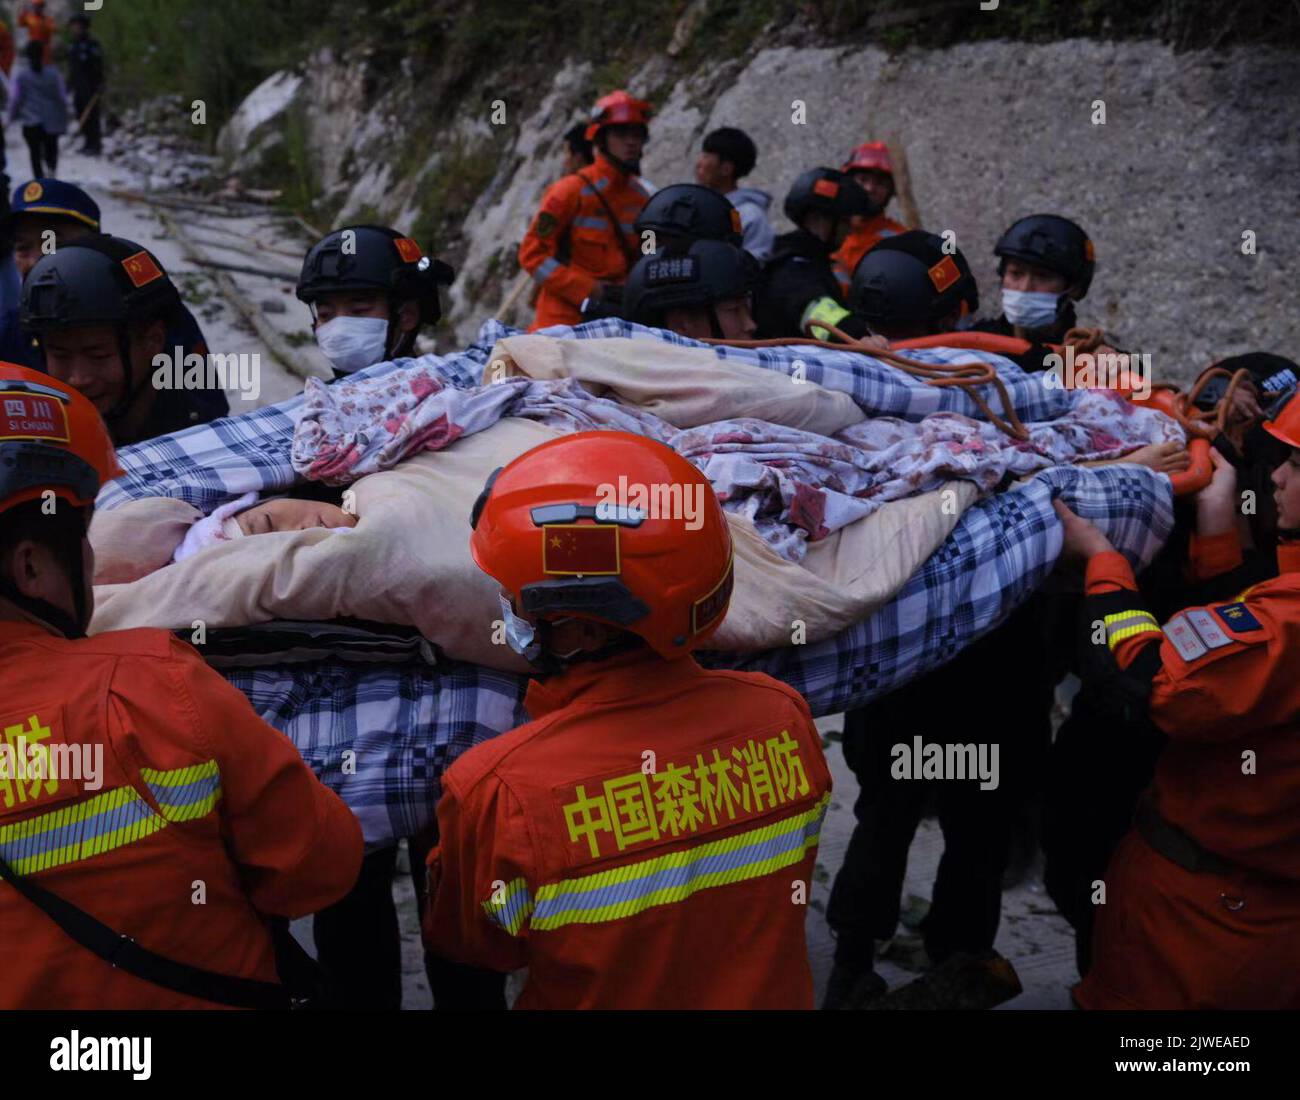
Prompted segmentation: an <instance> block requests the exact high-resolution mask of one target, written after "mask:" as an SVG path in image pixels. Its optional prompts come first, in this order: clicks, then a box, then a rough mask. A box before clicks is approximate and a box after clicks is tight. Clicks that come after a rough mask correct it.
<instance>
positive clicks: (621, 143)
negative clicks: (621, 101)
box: [605, 125, 646, 163]
mask: <svg viewBox="0 0 1300 1100" xmlns="http://www.w3.org/2000/svg"><path fill="white" fill-rule="evenodd" d="M645 143H646V130H645V127H644V126H631V125H629V126H609V127H606V129H605V148H606V149H607V150H608V151H609V155H610V156H612V157H614V158H616V159H618V160H621V161H624V162H625V163H626V162H631V161H636V160H640V159H641V150H642V149H644V148H645Z"/></svg>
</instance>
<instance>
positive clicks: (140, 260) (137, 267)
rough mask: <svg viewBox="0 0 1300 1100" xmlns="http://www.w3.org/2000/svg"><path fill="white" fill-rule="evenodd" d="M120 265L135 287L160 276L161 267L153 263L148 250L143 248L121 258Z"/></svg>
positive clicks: (144, 284) (145, 284) (146, 283)
mask: <svg viewBox="0 0 1300 1100" xmlns="http://www.w3.org/2000/svg"><path fill="white" fill-rule="evenodd" d="M122 267H123V268H124V269H125V271H126V274H127V277H128V278H129V279H130V280H131V285H132V286H133V287H136V288H139V287H142V286H147V285H148V284H149V283H152V282H153V281H154V280H155V279H161V278H162V268H160V267H159V266H158V265H157V264H156V263H154V260H153V257H152V256H150V255H149V253H148V252H145V251H143V250H142V251H140V252H137V253H136V254H135V255H134V256H128V257H127V258H126V259H125V260H123V261H122Z"/></svg>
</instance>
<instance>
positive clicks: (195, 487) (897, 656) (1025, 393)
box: [99, 320, 1173, 847]
mask: <svg viewBox="0 0 1300 1100" xmlns="http://www.w3.org/2000/svg"><path fill="white" fill-rule="evenodd" d="M552 331H553V332H555V331H556V330H552ZM559 334H560V335H561V336H562V338H565V339H576V340H602V339H609V338H621V339H631V340H638V341H658V342H659V343H660V344H665V345H666V344H672V345H676V346H680V347H696V348H699V347H702V346H703V345H701V344H700V343H699V342H696V341H690V340H686V339H685V338H682V337H678V336H675V335H673V334H671V333H665V332H661V331H658V330H650V329H645V328H641V327H639V326H633V325H629V324H627V323H626V322H622V321H616V320H605V321H600V322H594V323H591V324H588V325H583V326H580V327H579V328H577V329H572V330H561V331H560V333H559ZM517 335H520V334H519V333H518V331H517V330H512V329H508V328H505V327H504V326H501V325H500V324H497V323H496V322H489V323H488V324H487V325H485V326H484V328H483V330H482V331H481V333H480V336H479V338H478V339H477V340H476V341H475V343H474V344H473V345H471V346H470V347H469V348H467V349H465V351H463V352H461V353H458V354H456V355H450V356H443V357H437V356H430V357H426V359H427V360H428V362H429V364H430V365H431V367H432V368H433V369H436V371H437V372H438V373H439V375H440V376H441V377H443V378H445V379H446V380H447V381H448V383H449V384H451V385H456V386H464V387H472V386H474V385H476V384H477V383H478V381H479V380H480V379H481V378H482V377H483V375H484V372H485V371H486V370H487V368H488V366H489V363H490V362H491V360H492V356H493V351H494V349H495V348H496V346H497V344H498V343H499V342H500V341H501V340H502V339H505V338H507V337H511V336H517ZM712 354H713V355H714V356H716V358H717V359H719V360H739V361H741V362H745V363H748V364H750V365H753V366H758V367H762V368H764V369H766V370H773V371H779V372H783V373H785V374H788V375H795V376H797V377H799V378H800V379H802V380H806V381H812V382H816V383H818V384H820V385H821V386H824V387H826V388H828V389H831V390H835V391H838V392H840V393H847V394H849V395H851V396H852V397H853V400H854V401H855V402H856V403H857V404H858V405H859V406H860V407H861V408H862V409H863V410H865V411H868V412H869V413H873V414H876V413H879V414H883V415H890V416H897V417H901V418H902V419H906V420H919V419H921V418H922V417H924V416H926V415H928V414H929V413H931V412H934V411H944V410H951V411H956V412H961V413H963V414H965V415H969V416H976V417H978V415H979V407H978V403H977V402H975V401H973V400H972V399H971V398H970V396H969V395H968V394H967V393H966V392H965V388H963V387H932V386H929V385H927V384H926V383H925V382H924V380H921V379H917V378H915V377H911V376H907V375H904V374H902V373H901V372H898V371H896V370H892V369H891V368H890V366H889V365H888V364H887V363H884V362H882V361H879V360H873V359H871V358H870V357H868V356H864V355H862V354H861V353H856V352H852V351H846V350H845V349H844V348H842V347H841V348H832V349H821V348H809V347H807V346H794V347H784V348H754V349H746V348H732V347H718V348H713V349H712ZM916 355H917V356H918V358H919V359H920V360H921V361H923V362H925V363H927V364H928V365H943V364H945V363H946V362H951V361H956V362H960V361H961V358H962V357H963V355H965V357H966V358H969V355H968V354H966V353H964V352H962V351H961V350H953V349H948V348H934V349H921V350H919V351H918V352H916ZM408 362H409V361H408ZM1004 362H1005V361H1004ZM401 365H402V364H382V365H380V366H378V367H373V368H368V370H369V371H370V372H373V373H376V374H381V373H383V372H385V371H389V370H393V369H397V368H398V367H400V366H401ZM995 369H996V370H997V372H998V374H999V377H1000V381H1001V383H1002V385H1003V388H1004V390H1005V392H1006V395H1007V402H1008V404H1007V405H1006V408H1009V409H1012V410H1014V411H1015V413H1016V415H1017V416H1018V417H1020V418H1021V419H1022V420H1023V421H1025V422H1031V423H1032V422H1033V421H1035V420H1043V419H1050V418H1051V417H1052V416H1054V415H1056V416H1059V415H1061V410H1063V409H1067V408H1068V407H1069V403H1070V398H1069V396H1068V395H1065V396H1063V395H1061V394H1059V393H1052V392H1050V391H1047V390H1045V389H1044V387H1042V386H1041V384H1039V383H1037V382H1035V381H1034V380H1032V379H1030V378H1028V377H1027V376H1025V375H1024V372H1021V371H1019V369H1018V368H1016V367H1014V365H1013V364H1009V363H1006V364H1005V367H1004V366H1003V365H1002V364H1001V363H999V364H995ZM300 402H301V399H295V400H293V401H289V402H285V403H283V404H281V405H279V406H271V407H269V408H266V409H260V410H257V411H255V412H253V413H248V414H245V415H243V416H240V417H230V418H226V419H224V420H221V421H217V422H214V423H213V424H208V425H201V426H199V427H196V428H192V429H189V430H187V431H185V432H182V433H178V434H176V435H174V436H169V437H163V438H161V439H157V440H150V441H147V442H145V443H142V444H139V445H137V446H135V447H129V448H125V449H124V450H123V452H122V454H121V461H122V465H123V467H124V469H125V470H126V471H127V472H126V475H125V476H124V477H123V478H120V479H118V480H117V481H116V482H114V483H112V484H110V485H109V486H107V487H106V488H105V490H104V492H103V493H102V494H101V497H100V500H99V506H100V507H101V508H112V507H114V506H118V505H121V504H123V503H125V502H126V501H129V500H136V499H140V498H141V497H146V496H174V497H178V498H180V499H184V500H187V501H189V502H190V503H192V504H194V505H195V506H197V507H199V508H200V509H202V510H204V511H205V512H207V511H211V509H212V508H214V507H216V506H217V505H218V504H220V503H223V502H225V501H227V500H230V499H233V498H234V497H237V496H239V495H240V494H242V493H244V492H247V491H249V490H257V491H259V492H265V493H270V492H280V491H283V490H285V489H287V488H289V487H290V486H291V485H292V484H293V482H294V478H295V475H294V472H293V468H292V464H291V462H290V451H291V447H292V442H293V432H294V423H295V420H294V418H295V413H296V412H297V409H298V406H299V405H300ZM1057 497H1060V498H1062V499H1064V500H1065V501H1066V502H1067V503H1068V504H1069V505H1070V507H1071V508H1072V509H1073V510H1074V511H1076V512H1077V513H1078V514H1080V515H1082V516H1084V517H1085V518H1089V519H1092V520H1093V521H1095V522H1097V523H1098V524H1099V526H1101V528H1102V529H1103V530H1104V531H1105V532H1106V534H1107V535H1108V537H1109V538H1110V539H1111V541H1112V543H1113V544H1114V545H1115V546H1116V547H1117V549H1119V550H1120V551H1121V552H1122V553H1124V554H1125V555H1126V556H1127V557H1128V558H1129V560H1130V561H1131V562H1132V563H1133V564H1134V566H1135V567H1137V568H1139V569H1140V568H1142V567H1144V566H1145V565H1147V564H1149V563H1150V561H1151V560H1152V559H1153V558H1154V557H1155V554H1156V553H1157V552H1158V551H1159V549H1160V547H1161V546H1162V545H1163V542H1164V540H1165V538H1166V537H1167V535H1168V534H1169V532H1170V530H1171V529H1172V522H1173V520H1172V496H1171V493H1170V488H1169V481H1168V480H1167V479H1166V478H1164V477H1163V476H1162V475H1159V474H1156V473H1154V472H1152V471H1150V470H1147V469H1145V468H1144V467H1138V466H1132V465H1115V466H1105V467H1099V468H1083V467H1077V466H1057V467H1052V468H1049V469H1046V470H1044V471H1042V472H1041V473H1039V474H1036V475H1034V476H1033V477H1030V478H1029V479H1028V480H1026V481H1024V482H1022V483H1020V484H1017V485H1015V486H1013V487H1011V488H1010V489H1008V490H1006V491H1004V492H1000V493H996V494H994V495H991V496H988V497H986V498H984V499H982V500H980V501H978V502H977V503H975V504H974V505H972V506H971V507H970V508H968V509H967V510H966V511H965V512H964V513H963V514H962V516H961V518H960V520H959V521H958V522H957V524H956V526H955V527H954V528H953V529H952V532H951V534H950V535H949V536H948V537H947V538H946V539H945V540H944V541H943V543H942V545H940V546H939V548H938V550H936V551H935V552H934V553H933V554H930V555H929V557H928V558H927V559H926V560H925V561H924V563H923V565H922V566H921V567H920V568H919V569H918V570H917V571H916V573H915V574H914V575H912V576H911V578H910V579H909V580H908V581H907V582H906V584H904V585H903V587H902V588H901V589H900V590H899V591H898V592H897V594H896V595H895V596H894V597H893V598H892V599H891V600H890V601H889V602H888V603H887V604H886V605H884V606H883V607H881V608H880V609H879V610H878V611H877V612H876V613H875V614H872V615H870V616H869V617H867V618H865V619H863V620H862V621H858V622H854V623H853V624H852V625H850V626H848V627H846V628H845V629H843V630H840V631H839V632H838V633H836V634H835V635H834V636H832V637H828V638H825V639H824V640H822V641H819V642H816V643H813V644H806V645H785V646H782V647H778V648H773V649H768V650H764V651H761V652H746V653H741V652H716V653H710V654H708V655H706V657H705V661H706V663H708V664H711V665H715V666H719V667H734V668H746V669H755V670H761V671H765V672H768V673H769V674H771V675H774V676H777V677H778V678H781V679H783V680H785V681H786V682H788V683H790V684H791V685H792V686H794V687H795V688H796V689H797V690H799V691H800V692H801V693H802V694H803V695H804V696H805V698H806V699H807V700H808V702H809V705H810V707H811V708H812V710H813V712H814V714H828V713H834V712H837V711H841V710H844V709H847V708H851V707H854V706H857V705H861V704H863V703H865V702H867V701H868V700H870V699H872V698H874V697H875V696H877V695H879V694H882V693H884V692H887V691H889V690H892V689H893V688H894V687H897V686H899V685H901V684H902V683H904V682H906V681H907V680H909V679H911V678H913V677H915V676H918V675H921V674H923V673H925V672H927V671H929V670H930V669H932V668H934V667H937V666H938V665H940V664H942V663H944V662H945V661H947V660H949V659H951V658H952V657H953V656H954V655H955V654H956V653H958V652H959V651H960V650H961V649H962V648H963V647H964V646H966V645H968V644H970V643H971V642H972V641H974V640H975V639H976V638H977V637H979V636H980V635H982V634H984V633H985V632H987V631H988V630H990V629H992V628H993V627H994V626H996V625H997V624H998V623H999V622H1000V621H1001V620H1002V619H1004V618H1005V617H1006V616H1007V615H1008V614H1010V613H1011V611H1012V610H1014V608H1015V607H1016V606H1018V605H1019V604H1020V603H1022V602H1023V601H1024V600H1025V599H1027V598H1028V597H1029V596H1030V595H1031V594H1032V592H1033V591H1034V590H1035V589H1036V588H1037V587H1038V585H1039V584H1041V583H1042V581H1043V580H1044V579H1045V578H1046V576H1047V575H1048V574H1049V573H1050V572H1051V570H1052V568H1053V566H1054V564H1055V561H1056V557H1057V556H1058V554H1059V552H1060V546H1061V529H1060V524H1059V521H1058V520H1057V518H1056V515H1055V512H1054V509H1053V504H1052V502H1053V500H1054V499H1056V498H1057ZM295 629H296V630H299V631H301V627H296V628H295ZM318 643H319V638H317V639H313V640H312V643H311V644H312V645H317V644H318ZM392 644H393V645H394V646H400V645H401V644H402V643H401V640H400V639H396V640H393V642H392ZM259 646H260V648H259V652H260V653H263V654H272V653H276V652H277V651H276V650H275V648H274V646H271V645H268V644H261V643H259ZM250 656H251V654H250ZM403 656H404V657H406V658H411V659H398V658H399V657H403ZM415 656H416V655H414V654H411V653H407V652H406V651H405V650H403V651H402V653H400V654H396V655H394V656H392V658H391V659H383V658H382V657H381V659H379V660H378V661H374V662H369V663H367V662H362V661H357V660H354V659H349V660H342V659H339V660H335V659H329V660H321V659H320V651H319V648H318V649H317V650H316V651H314V652H311V653H310V658H311V659H309V660H307V661H305V662H303V663H289V660H290V659H289V658H288V657H287V656H285V655H284V654H277V655H276V656H274V657H268V658H267V660H268V661H269V662H271V663H267V664H263V665H253V666H236V667H230V666H229V665H227V667H225V668H223V670H222V671H223V675H225V676H226V677H227V678H228V679H229V680H230V682H231V683H233V684H234V685H235V686H236V687H237V688H239V689H240V690H241V691H243V692H244V693H245V694H246V695H247V696H248V698H249V699H250V701H251V702H252V704H253V706H254V708H255V709H256V710H257V711H258V712H259V713H260V714H261V715H262V716H263V717H264V718H265V719H266V720H267V721H269V722H270V723H271V724H272V725H274V726H276V727H277V728H279V729H280V730H282V731H283V732H284V733H285V734H286V735H287V736H289V737H290V738H291V739H292V740H293V741H294V743H295V745H296V746H297V747H298V749H299V751H300V752H301V753H302V755H303V757H304V759H305V760H307V762H308V763H309V764H310V765H311V766H312V767H313V768H314V770H316V772H317V774H318V775H320V777H321V779H322V780H323V781H324V782H325V783H326V784H327V785H329V786H330V787H331V788H333V789H334V790H335V791H337V792H338V793H339V794H340V795H341V796H342V797H343V798H344V799H345V801H347V802H348V804H349V805H350V806H352V808H353V809H354V811H355V812H356V813H357V814H358V817H359V818H360V819H361V822H362V826H363V829H364V831H365V834H366V839H367V843H368V844H369V845H370V846H372V847H378V846H383V845H385V844H391V843H392V842H393V841H394V840H396V839H398V838H401V837H404V836H410V835H414V834H415V833H417V832H419V831H420V830H421V829H422V828H424V827H425V826H426V825H427V824H428V823H429V821H430V819H431V817H432V812H433V805H434V802H435V799H436V795H437V789H438V777H439V776H440V775H441V773H442V771H443V770H444V769H445V767H446V766H448V765H449V764H450V763H451V761H452V760H454V759H455V757H456V756H457V755H459V754H460V753H461V752H463V751H465V750H466V749H468V748H469V747H471V746H472V745H473V744H476V743H478V742H479V741H482V740H484V739H486V738H487V737H490V736H493V735H495V734H496V733H499V732H502V731H504V730H506V729H509V728H512V727H513V726H514V725H516V724H518V722H520V721H522V720H523V719H524V712H523V709H522V698H523V688H524V683H525V681H524V678H523V677H521V676H520V675H518V674H514V673H509V672H505V671H499V670H493V669H488V668H484V667H482V666H480V665H475V664H468V663H465V662H461V661H454V660H446V659H443V658H441V657H439V656H438V655H434V660H435V661H436V663H435V664H433V665H430V664H429V663H428V660H427V659H414V658H415ZM423 656H424V657H427V656H428V655H427V654H424V655H423ZM349 754H350V755H349Z"/></svg>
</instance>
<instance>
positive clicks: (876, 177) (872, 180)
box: [849, 168, 894, 210]
mask: <svg viewBox="0 0 1300 1100" xmlns="http://www.w3.org/2000/svg"><path fill="white" fill-rule="evenodd" d="M849 176H850V178H851V179H852V180H853V182H854V183H856V184H857V185H858V186H859V187H861V188H862V190H864V191H865V192H866V193H867V194H868V195H869V196H870V197H871V205H872V206H876V207H879V208H880V209H882V210H883V209H884V207H885V204H886V203H887V202H889V199H890V195H891V194H892V192H893V190H894V181H893V180H892V179H891V178H890V176H889V173H887V172H880V171H877V170H876V169H875V168H859V169H858V170H857V171H856V172H850V173H849Z"/></svg>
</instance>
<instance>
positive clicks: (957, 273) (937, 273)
mask: <svg viewBox="0 0 1300 1100" xmlns="http://www.w3.org/2000/svg"><path fill="white" fill-rule="evenodd" d="M960 278H961V270H960V269H959V268H958V267H957V263H956V261H955V260H954V259H953V258H952V257H951V256H945V257H944V258H943V259H942V260H940V261H939V262H938V263H937V264H935V265H934V267H932V268H930V282H932V283H933V284H934V289H935V290H937V291H938V292H939V293H940V294H942V293H943V292H944V291H945V290H947V289H948V288H949V287H950V286H952V284H953V283H955V282H957V280H958V279H960Z"/></svg>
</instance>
